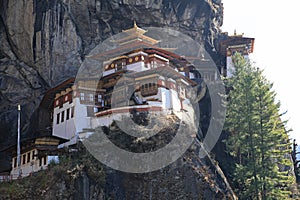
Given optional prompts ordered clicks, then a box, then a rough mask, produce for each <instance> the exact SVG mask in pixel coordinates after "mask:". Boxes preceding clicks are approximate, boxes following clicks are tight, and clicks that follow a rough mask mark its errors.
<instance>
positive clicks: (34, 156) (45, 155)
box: [10, 137, 60, 179]
mask: <svg viewBox="0 0 300 200" xmlns="http://www.w3.org/2000/svg"><path fill="white" fill-rule="evenodd" d="M59 141H60V140H59V139H55V138H50V137H42V138H36V139H34V140H27V141H23V142H22V143H21V154H20V165H18V163H17V160H18V159H17V155H16V152H15V151H14V153H13V156H12V163H11V164H12V165H11V167H12V170H11V173H10V176H11V179H17V178H22V177H26V176H30V175H32V174H33V173H34V172H38V171H40V170H43V169H47V167H48V165H49V164H50V162H57V161H58V156H57V155H56V153H55V150H56V148H57V145H58V144H59ZM14 149H15V148H14Z"/></svg>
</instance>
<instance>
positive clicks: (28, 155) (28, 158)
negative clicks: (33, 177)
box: [27, 152, 30, 163]
mask: <svg viewBox="0 0 300 200" xmlns="http://www.w3.org/2000/svg"><path fill="white" fill-rule="evenodd" d="M29 162H30V152H28V153H27V163H29Z"/></svg>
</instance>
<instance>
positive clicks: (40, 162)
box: [39, 158, 42, 166]
mask: <svg viewBox="0 0 300 200" xmlns="http://www.w3.org/2000/svg"><path fill="white" fill-rule="evenodd" d="M39 166H42V158H40V159H39Z"/></svg>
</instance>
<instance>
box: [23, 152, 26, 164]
mask: <svg viewBox="0 0 300 200" xmlns="http://www.w3.org/2000/svg"><path fill="white" fill-rule="evenodd" d="M22 163H23V165H25V163H26V154H24V155H23V158H22Z"/></svg>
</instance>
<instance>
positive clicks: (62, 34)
mask: <svg viewBox="0 0 300 200" xmlns="http://www.w3.org/2000/svg"><path fill="white" fill-rule="evenodd" d="M222 9H223V7H222V4H221V2H220V1H218V0H190V1H182V0H144V1H140V0H94V1H91V0H84V1H75V0H53V1H44V0H28V1H19V0H3V1H1V3H0V10H1V12H0V13H1V15H0V40H1V41H0V101H1V104H0V127H1V130H0V131H1V137H2V138H1V140H0V143H3V142H5V143H6V144H7V138H9V140H10V139H11V140H12V141H14V137H15V135H16V134H15V133H16V123H15V121H16V120H15V119H16V115H17V111H16V108H17V104H21V105H22V108H23V111H22V116H23V117H22V127H23V130H22V133H23V138H24V137H25V135H26V136H27V137H30V133H27V132H28V131H27V130H28V129H27V127H28V122H29V118H30V117H31V115H32V113H33V111H34V110H35V109H36V108H37V106H38V105H39V101H40V100H41V98H42V96H43V93H44V92H45V91H46V90H47V89H49V88H51V87H53V86H55V85H57V84H58V83H59V82H61V81H63V80H65V79H66V78H68V77H71V76H75V75H76V72H77V70H78V68H79V66H80V64H81V63H82V61H83V60H84V58H85V55H87V54H88V53H89V52H90V51H91V49H93V48H94V47H95V46H96V45H98V44H99V43H100V42H101V41H103V40H105V39H106V38H108V37H109V36H111V35H113V34H116V33H119V32H120V31H121V30H122V29H127V28H130V27H131V26H132V24H133V20H136V21H137V23H138V25H139V26H141V27H147V26H158V27H172V28H173V29H176V30H179V31H181V32H183V33H185V34H188V35H190V36H191V37H193V38H194V39H196V40H197V41H199V42H200V43H201V44H203V46H205V47H206V50H207V51H208V52H210V53H211V54H212V57H214V41H215V40H216V38H218V35H219V33H220V30H219V27H220V25H221V23H222ZM8 136H9V137H8ZM12 141H11V142H12Z"/></svg>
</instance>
